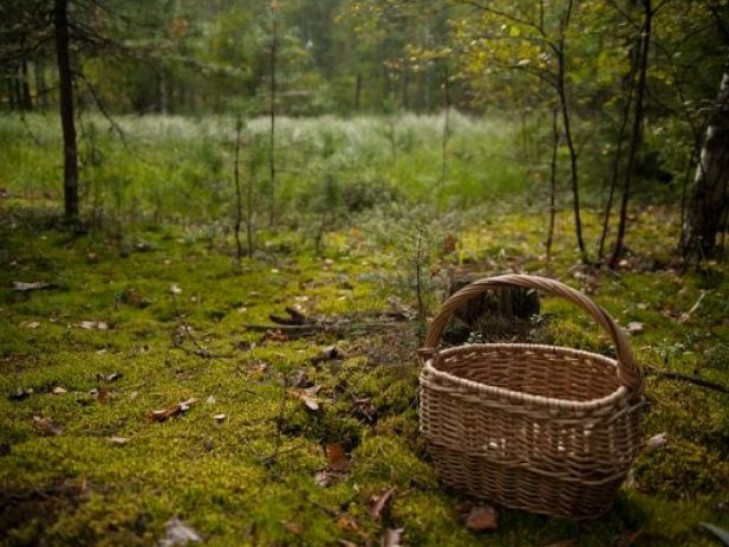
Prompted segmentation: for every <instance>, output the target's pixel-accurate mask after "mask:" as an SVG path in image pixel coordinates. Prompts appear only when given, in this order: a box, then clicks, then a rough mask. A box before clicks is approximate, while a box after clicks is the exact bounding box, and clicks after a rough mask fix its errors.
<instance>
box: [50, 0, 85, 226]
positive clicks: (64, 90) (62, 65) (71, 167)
mask: <svg viewBox="0 0 729 547" xmlns="http://www.w3.org/2000/svg"><path fill="white" fill-rule="evenodd" d="M53 23H54V27H55V35H56V57H57V62H58V78H59V91H60V101H59V103H60V111H61V128H62V130H63V162H64V163H63V164H64V167H63V197H64V215H65V217H66V219H67V220H76V219H78V216H79V199H78V152H77V146H76V126H75V125H74V119H73V74H72V72H71V58H70V52H69V41H70V39H69V33H68V0H55V7H54V17H53Z"/></svg>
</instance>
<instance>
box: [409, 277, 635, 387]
mask: <svg viewBox="0 0 729 547" xmlns="http://www.w3.org/2000/svg"><path fill="white" fill-rule="evenodd" d="M513 287H520V288H523V289H538V290H540V291H542V292H545V293H548V294H552V295H555V296H561V297H562V298H564V299H565V300H568V301H570V302H572V303H573V304H576V305H577V306H578V307H580V308H582V309H583V310H585V311H586V312H587V313H589V314H590V315H591V316H592V317H593V318H594V319H595V320H596V321H597V322H598V324H599V325H600V326H601V327H603V328H604V329H605V330H606V331H607V332H608V334H610V337H611V338H612V340H613V343H614V344H615V348H616V349H617V355H618V359H617V361H618V380H619V381H620V383H621V384H622V385H624V386H625V387H627V388H628V389H630V390H631V391H633V392H634V393H635V394H640V393H641V392H642V388H643V373H642V371H641V369H640V367H639V366H638V364H637V363H636V361H635V358H634V357H633V350H632V349H631V347H630V342H628V339H627V338H626V336H625V334H624V333H623V331H622V329H621V328H620V327H618V325H617V324H616V323H615V321H614V320H613V318H612V317H611V316H610V314H608V312H607V311H605V310H604V309H603V308H602V306H599V305H598V304H596V303H595V302H593V301H592V300H590V299H589V298H588V297H587V296H585V295H584V294H583V293H581V292H579V291H577V290H575V289H573V288H572V287H568V286H567V285H565V284H563V283H560V282H559V281H556V280H554V279H549V278H546V277H539V276H534V275H523V274H507V275H500V276H497V277H487V278H483V279H479V280H477V281H474V282H473V283H471V284H469V285H466V286H465V287H463V288H462V289H461V290H459V291H458V292H456V293H454V294H453V295H451V296H450V298H448V299H447V300H446V301H445V302H444V303H443V306H442V307H441V309H440V311H439V312H438V315H436V316H435V318H434V319H433V321H432V322H431V324H430V327H429V328H428V334H427V336H426V337H425V342H424V345H423V347H421V348H420V349H419V350H418V355H420V357H421V359H422V360H423V361H425V360H427V359H429V358H431V357H432V356H433V355H435V353H436V352H437V351H438V345H439V344H440V338H441V335H442V334H443V329H444V328H445V326H446V324H447V323H448V321H449V320H450V319H451V316H452V315H453V312H454V311H456V310H457V309H458V308H460V307H461V306H462V305H463V304H464V303H466V302H467V301H468V300H470V299H471V298H474V297H476V296H478V295H481V294H483V293H485V292H486V291H488V290H491V289H503V288H513Z"/></svg>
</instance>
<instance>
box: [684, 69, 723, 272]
mask: <svg viewBox="0 0 729 547" xmlns="http://www.w3.org/2000/svg"><path fill="white" fill-rule="evenodd" d="M727 186H729V60H728V61H727V64H726V65H725V67H724V75H723V77H722V79H721V83H720V85H719V95H718V97H717V100H716V111H715V112H714V115H713V117H712V119H711V121H710V122H709V125H708V127H707V128H706V135H705V137H704V145H703V147H702V148H701V154H700V155H699V163H698V165H697V167H696V175H695V176H694V187H693V191H692V195H691V199H690V202H689V208H688V212H687V215H686V221H685V225H684V230H683V240H682V241H681V251H682V254H683V257H684V258H685V259H688V258H691V257H695V258H697V259H698V260H701V259H703V258H712V257H714V256H715V254H716V250H717V245H716V237H717V235H718V234H719V233H720V232H722V231H723V230H725V229H726V226H725V223H724V219H725V218H726V215H727V213H728V212H729V211H728V209H729V194H728V192H727V190H728V189H727Z"/></svg>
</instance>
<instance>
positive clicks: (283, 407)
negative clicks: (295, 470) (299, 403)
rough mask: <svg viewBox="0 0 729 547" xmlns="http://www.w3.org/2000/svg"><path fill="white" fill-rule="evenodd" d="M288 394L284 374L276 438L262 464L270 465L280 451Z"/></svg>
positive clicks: (274, 461)
mask: <svg viewBox="0 0 729 547" xmlns="http://www.w3.org/2000/svg"><path fill="white" fill-rule="evenodd" d="M287 395H288V379H287V378H286V375H285V374H284V375H283V385H282V387H281V404H280V405H279V408H278V416H277V417H276V438H275V439H274V443H273V454H271V455H270V456H268V457H267V458H266V459H265V460H264V464H266V466H271V465H273V464H274V463H276V460H277V459H278V456H279V454H280V453H281V452H280V450H281V436H282V435H283V424H284V414H285V412H286V398H287Z"/></svg>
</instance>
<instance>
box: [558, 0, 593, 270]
mask: <svg viewBox="0 0 729 547" xmlns="http://www.w3.org/2000/svg"><path fill="white" fill-rule="evenodd" d="M572 7H573V4H572V0H570V1H569V3H568V5H567V13H566V15H565V17H564V19H563V20H562V22H561V30H560V33H561V36H560V39H559V45H558V46H557V95H558V96H559V104H560V107H561V110H562V125H563V126H564V138H565V142H566V143H567V149H568V150H569V152H570V178H571V181H572V208H573V210H574V215H575V236H576V237H577V246H578V247H579V249H580V258H581V259H582V262H584V263H587V261H588V260H587V251H586V250H585V241H584V239H583V238H582V217H581V216H580V183H579V177H578V173H577V150H576V149H575V144H574V140H573V138H572V130H571V125H570V112H569V104H568V102H567V90H566V89H565V63H566V61H567V60H566V59H565V34H566V33H567V27H568V26H569V22H570V17H571V15H572Z"/></svg>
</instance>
